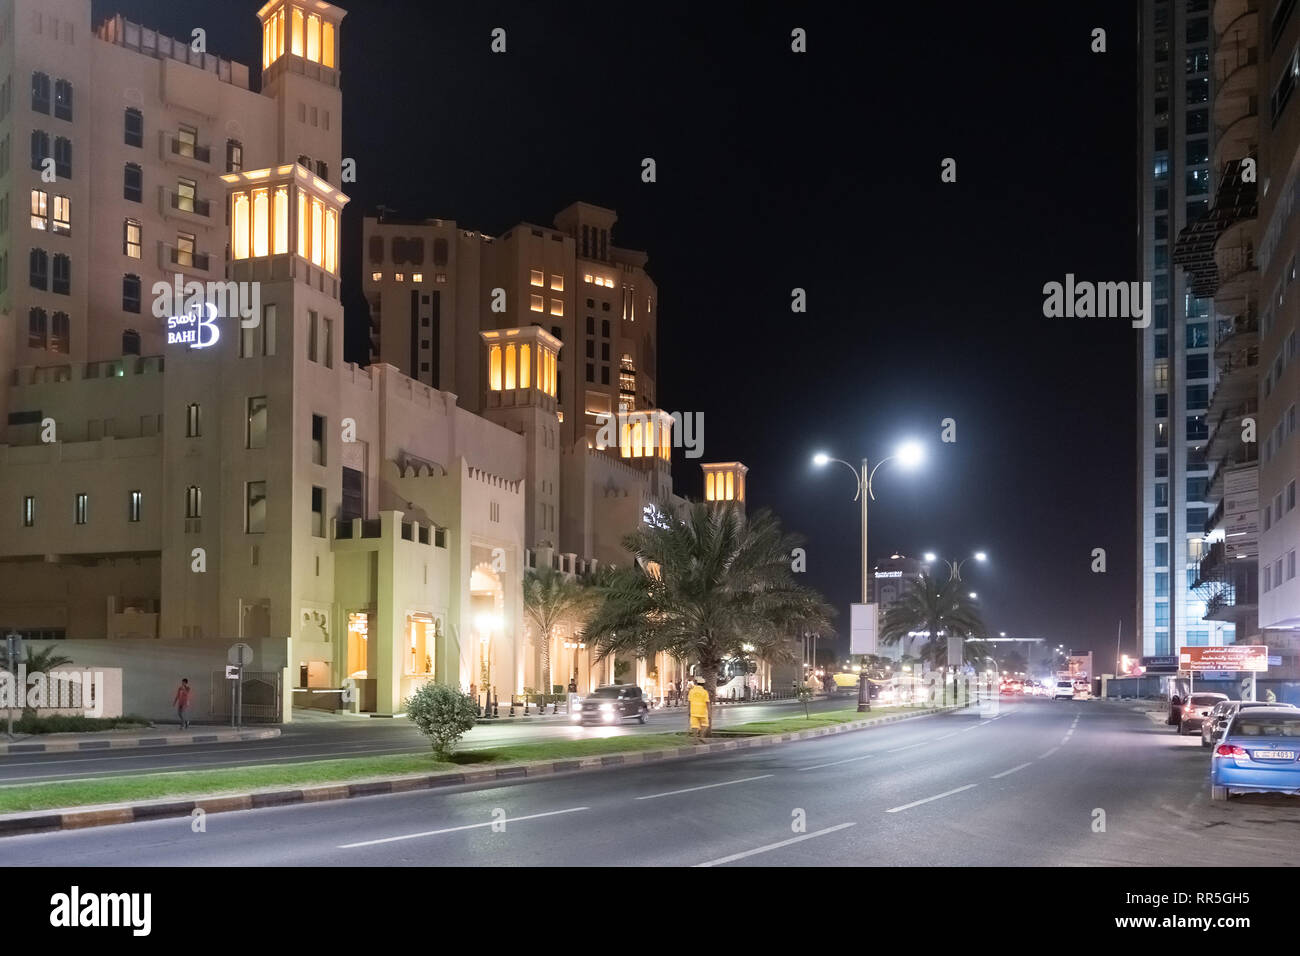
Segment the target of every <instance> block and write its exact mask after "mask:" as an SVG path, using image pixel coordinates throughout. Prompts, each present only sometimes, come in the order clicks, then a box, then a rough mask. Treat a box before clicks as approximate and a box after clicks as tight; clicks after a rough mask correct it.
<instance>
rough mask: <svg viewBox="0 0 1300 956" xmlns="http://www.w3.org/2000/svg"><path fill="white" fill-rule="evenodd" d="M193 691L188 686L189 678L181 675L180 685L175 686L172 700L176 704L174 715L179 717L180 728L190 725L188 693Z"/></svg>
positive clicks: (183, 728)
mask: <svg viewBox="0 0 1300 956" xmlns="http://www.w3.org/2000/svg"><path fill="white" fill-rule="evenodd" d="M193 693H194V688H193V687H191V686H190V679H189V678H188V677H182V678H181V686H180V687H177V688H176V697H175V699H174V700H173V701H172V703H173V704H175V705H176V715H177V716H178V717H180V719H181V730H185V729H186V728H188V727H189V725H190V718H189V709H190V695H191V694H193Z"/></svg>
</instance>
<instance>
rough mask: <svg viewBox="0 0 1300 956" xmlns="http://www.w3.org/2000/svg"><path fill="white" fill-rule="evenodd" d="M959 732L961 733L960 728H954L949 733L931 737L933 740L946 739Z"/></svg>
mask: <svg viewBox="0 0 1300 956" xmlns="http://www.w3.org/2000/svg"><path fill="white" fill-rule="evenodd" d="M959 733H961V731H960V730H954V731H953V732H952V733H950V734H944V735H943V736H942V737H934V738H932V739H933V740H947V739H948V738H949V737H956V736H957V735H958V734H959Z"/></svg>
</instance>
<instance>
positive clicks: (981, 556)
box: [925, 551, 989, 581]
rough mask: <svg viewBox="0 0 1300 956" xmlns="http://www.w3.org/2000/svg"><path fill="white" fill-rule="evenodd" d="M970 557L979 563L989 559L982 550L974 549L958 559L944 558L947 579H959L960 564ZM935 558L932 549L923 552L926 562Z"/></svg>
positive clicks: (930, 562) (928, 562)
mask: <svg viewBox="0 0 1300 956" xmlns="http://www.w3.org/2000/svg"><path fill="white" fill-rule="evenodd" d="M971 558H974V559H975V560H976V561H978V562H979V563H980V564H983V563H984V562H985V561H987V560H988V559H989V556H988V554H987V553H986V552H984V551H976V552H975V553H974V554H972V555H970V556H969V557H965V558H962V559H961V560H960V561H949V560H947V559H945V560H944V562H943V563H944V564H946V565H948V580H950V581H960V580H961V569H962V565H964V564H965V563H966V562H967V561H969V560H970V559H971ZM936 560H937V558H936V557H935V553H934V552H933V551H927V552H925V563H926V564H934V562H935V561H936Z"/></svg>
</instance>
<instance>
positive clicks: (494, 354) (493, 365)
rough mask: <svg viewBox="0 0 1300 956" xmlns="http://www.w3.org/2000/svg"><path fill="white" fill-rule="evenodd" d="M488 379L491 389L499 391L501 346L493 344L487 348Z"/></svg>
mask: <svg viewBox="0 0 1300 956" xmlns="http://www.w3.org/2000/svg"><path fill="white" fill-rule="evenodd" d="M488 381H489V383H490V385H491V388H492V391H494V392H499V391H501V346H499V345H494V346H492V348H490V349H489V350H488Z"/></svg>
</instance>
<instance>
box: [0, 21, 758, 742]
mask: <svg viewBox="0 0 1300 956" xmlns="http://www.w3.org/2000/svg"><path fill="white" fill-rule="evenodd" d="M90 15H91V14H90V0H10V2H7V3H3V4H0V114H2V115H0V224H2V225H0V229H3V231H2V232H0V375H3V382H4V387H3V388H0V412H2V413H3V415H4V419H3V421H4V425H5V428H4V432H3V435H2V436H0V438H2V439H3V444H0V527H2V528H3V532H2V533H0V625H3V626H4V627H6V628H14V629H16V630H18V631H19V632H20V633H22V634H23V635H24V636H26V637H27V638H28V639H30V640H33V641H40V640H57V641H59V642H60V650H61V651H62V652H63V653H66V654H68V655H69V656H71V657H72V658H73V659H74V661H75V662H76V663H77V664H79V665H86V666H93V665H95V664H101V665H106V666H107V665H110V664H111V665H115V666H116V665H120V666H122V667H123V668H124V695H125V697H126V701H125V707H126V709H127V710H128V711H130V712H136V713H142V714H146V715H150V716H153V715H157V714H159V713H160V712H161V713H165V712H166V711H167V702H168V701H169V700H170V688H171V687H172V686H174V684H175V683H176V682H177V681H178V680H179V678H180V677H181V676H189V677H190V678H191V681H192V682H193V683H195V684H196V685H197V686H198V687H199V690H200V693H199V697H198V701H199V713H198V716H199V717H200V719H202V717H203V716H204V714H203V708H204V705H205V704H206V706H207V710H208V713H209V715H212V716H217V715H219V714H220V712H221V708H222V706H223V703H222V701H223V695H224V693H225V688H226V685H225V684H224V683H223V679H222V678H223V674H222V667H223V665H224V664H225V663H226V653H227V649H228V648H229V646H230V645H231V644H232V643H234V642H242V643H246V644H248V645H250V646H251V647H252V648H253V651H254V661H253V663H252V665H250V667H251V669H252V670H254V671H256V672H258V674H259V675H260V678H259V679H260V680H261V681H262V682H263V684H264V686H266V687H269V688H271V690H270V691H267V693H266V695H265V699H263V700H262V701H261V704H260V705H261V706H262V707H263V708H264V713H263V716H266V717H268V719H269V718H272V717H280V718H283V719H288V717H289V716H290V715H291V712H292V707H293V706H294V705H295V704H297V705H299V706H307V705H310V704H311V703H312V701H313V700H314V699H315V697H316V695H320V697H321V699H332V698H330V696H329V695H330V694H331V693H336V692H337V691H338V690H339V689H340V688H348V689H349V690H352V691H355V693H354V694H352V695H351V696H352V697H353V698H354V699H355V702H356V706H357V707H359V708H360V709H361V710H362V711H367V712H374V713H383V714H391V713H395V712H397V711H398V710H400V708H401V706H402V700H403V699H404V698H405V697H406V696H407V695H409V694H410V693H411V692H412V691H413V690H414V689H416V688H418V687H419V686H420V685H421V684H423V683H425V682H427V681H430V680H436V681H443V682H446V683H449V684H452V685H455V686H459V687H461V688H462V689H465V690H467V691H473V692H474V693H476V694H477V695H480V696H481V695H483V694H484V693H485V692H487V691H491V692H494V693H495V694H496V696H497V697H498V698H500V699H502V700H505V699H507V698H508V697H509V696H510V695H511V694H516V693H519V692H522V691H524V690H525V689H527V688H535V689H543V687H542V685H543V681H544V675H543V674H541V673H540V669H539V662H540V659H541V648H540V647H539V646H538V642H537V639H536V637H535V635H533V634H532V633H531V631H530V629H529V628H528V626H527V624H526V615H525V614H524V612H523V608H522V606H521V602H522V595H521V581H522V577H523V575H524V574H525V573H526V571H527V570H528V569H529V568H536V567H539V566H543V565H549V566H551V567H554V568H557V569H559V570H561V571H563V572H565V573H571V574H580V573H583V572H584V571H587V570H590V569H592V568H594V567H596V566H598V565H599V564H600V563H614V562H618V561H620V560H626V553H625V552H624V551H623V550H622V547H621V544H620V541H621V538H622V536H623V535H624V534H625V533H626V532H627V531H628V530H631V529H632V528H634V527H636V526H637V525H638V524H639V523H640V522H642V521H644V520H646V517H647V515H648V514H649V513H650V512H649V511H648V509H651V508H652V507H653V506H659V507H669V508H675V507H680V505H681V499H680V498H678V497H676V496H674V495H673V490H672V483H671V478H670V475H669V470H668V465H669V459H670V455H671V446H672V440H673V436H672V427H673V424H674V422H673V419H672V418H671V416H668V415H667V414H666V413H664V412H662V411H660V410H658V409H657V408H656V398H657V396H656V391H655V388H656V386H655V324H656V315H657V311H656V310H657V289H656V287H655V286H654V283H653V282H652V281H651V280H650V279H649V277H648V276H647V275H646V273H645V271H644V267H645V264H646V256H645V254H644V253H638V252H631V251H627V250H621V249H618V248H616V247H614V246H613V245H612V244H611V242H610V233H611V231H612V228H613V225H614V219H615V216H614V213H613V212H612V211H611V210H607V209H602V208H600V207H596V206H590V205H587V204H583V203H577V204H575V205H573V206H570V207H568V208H567V209H566V210H563V211H562V212H561V213H559V214H558V215H557V216H556V218H555V228H554V229H541V228H538V227H534V226H531V225H528V224H521V225H519V226H516V227H515V228H514V229H512V230H510V231H509V232H507V233H506V234H504V235H502V236H501V237H489V236H485V235H482V234H480V233H477V232H470V231H465V230H461V229H459V228H458V227H457V226H456V225H455V224H454V223H445V222H443V221H440V220H425V221H422V222H421V223H419V224H415V225H408V224H399V223H395V222H392V221H388V220H379V219H373V220H367V221H366V223H365V226H364V232H365V258H366V261H365V263H364V265H363V276H362V277H361V279H362V283H363V286H364V287H365V290H366V293H367V298H368V300H369V303H370V306H371V315H370V323H371V330H372V355H371V358H372V361H371V363H370V364H369V365H368V366H367V367H360V366H356V365H353V364H350V363H347V362H345V361H344V360H343V353H342V342H343V310H342V304H341V299H340V289H341V285H342V283H343V282H344V281H350V280H347V279H345V278H344V277H343V276H342V275H341V274H340V257H339V242H340V235H341V231H342V229H343V228H344V211H345V208H346V206H347V202H348V198H347V196H346V195H344V194H343V192H342V191H341V189H340V187H341V185H342V183H341V181H340V178H339V177H340V169H341V145H340V129H341V118H342V102H343V99H342V96H343V94H342V91H341V88H340V78H339V73H338V69H337V64H338V62H339V54H338V51H339V43H340V42H341V36H342V22H343V19H344V16H345V13H344V11H343V10H341V9H339V8H337V7H334V6H332V5H330V4H328V3H324V2H318V0H312V2H311V3H304V2H299V0H272V2H270V3H267V4H266V5H265V6H263V7H262V9H261V10H259V11H258V12H257V16H258V20H259V22H260V28H261V31H262V38H263V47H262V49H263V54H262V64H261V75H260V82H259V83H257V84H254V83H253V82H252V79H251V78H250V71H249V69H248V67H247V66H244V65H241V64H238V63H232V62H230V61H228V60H223V59H221V58H219V57H215V56H213V55H212V54H209V53H206V52H203V53H197V52H195V51H194V49H193V47H192V46H191V45H190V44H189V43H184V42H182V41H179V40H175V39H171V38H168V37H164V36H161V35H158V34H157V33H155V32H154V31H151V30H149V29H147V28H145V27H142V26H140V25H138V24H134V23H131V22H128V21H126V20H124V19H122V18H121V17H114V18H112V19H110V20H107V21H105V22H104V23H102V24H100V25H99V26H98V27H97V28H95V29H93V30H92V27H91V22H90ZM14 144H19V145H20V147H26V146H27V145H28V144H30V148H31V162H30V163H28V162H26V160H25V159H22V161H13V157H12V150H13V147H14ZM19 156H20V157H22V156H23V154H22V153H21V152H20V153H19ZM92 156H93V157H94V162H93V163H91V162H89V161H88V160H89V158H90V157H92ZM47 160H48V161H47ZM15 204H21V205H22V207H23V208H20V209H19V210H18V213H17V214H14V215H10V208H11V206H13V205H15ZM26 209H29V210H30V211H29V212H28V211H24V210H26ZM24 271H26V272H27V275H24ZM538 299H540V300H541V303H542V304H541V306H540V308H539V307H538V305H537V302H538ZM566 346H568V349H567V350H566V348H565V347H566ZM620 412H621V413H623V414H624V416H630V417H624V418H618V419H615V423H614V425H613V426H612V428H613V430H612V431H605V432H602V429H601V426H602V424H608V422H607V416H610V415H618V414H619V413H620ZM611 434H612V435H613V436H614V438H613V440H609V437H608V436H609V435H611ZM733 466H734V467H733ZM714 470H715V471H718V473H723V472H725V473H727V474H731V475H733V480H735V477H734V476H739V481H740V493H739V496H740V497H741V498H742V499H743V497H744V491H743V474H744V470H743V466H739V465H737V464H736V463H732V464H730V465H720V466H717V468H716V469H714ZM710 473H712V472H710ZM733 493H734V492H733ZM577 643H579V642H578V641H577V640H576V638H575V637H574V635H571V634H570V635H566V634H563V633H561V634H558V635H556V643H555V646H554V647H552V648H551V659H552V660H553V661H556V660H565V661H568V662H569V663H571V664H572V670H573V672H574V673H575V675H576V678H577V680H578V683H579V689H580V690H583V691H585V690H586V689H588V688H589V687H590V686H592V685H594V684H598V683H606V682H608V681H610V680H612V679H613V678H614V676H615V670H616V664H617V663H618V662H616V661H614V660H608V661H605V662H602V663H600V664H599V665H597V663H596V662H594V661H592V660H591V659H590V655H588V654H586V652H585V648H584V649H579V648H577V647H570V646H568V645H576V644H577ZM579 650H580V651H581V653H580V654H579V653H575V652H576V651H579ZM569 663H566V665H565V673H567V672H568V670H569ZM627 663H631V662H627ZM655 667H656V665H655V663H654V662H651V663H649V664H647V662H644V661H641V662H636V668H637V669H636V671H635V672H634V674H632V673H629V674H628V675H627V678H626V679H639V680H644V679H646V678H647V677H649V676H650V674H649V673H648V671H649V670H654V669H655ZM655 676H656V677H657V679H658V680H660V681H665V680H667V679H671V678H673V677H676V678H677V679H680V675H675V674H672V675H670V674H666V673H660V674H656V675H655ZM205 691H207V692H208V693H206V694H205V693H204V692H205Z"/></svg>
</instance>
